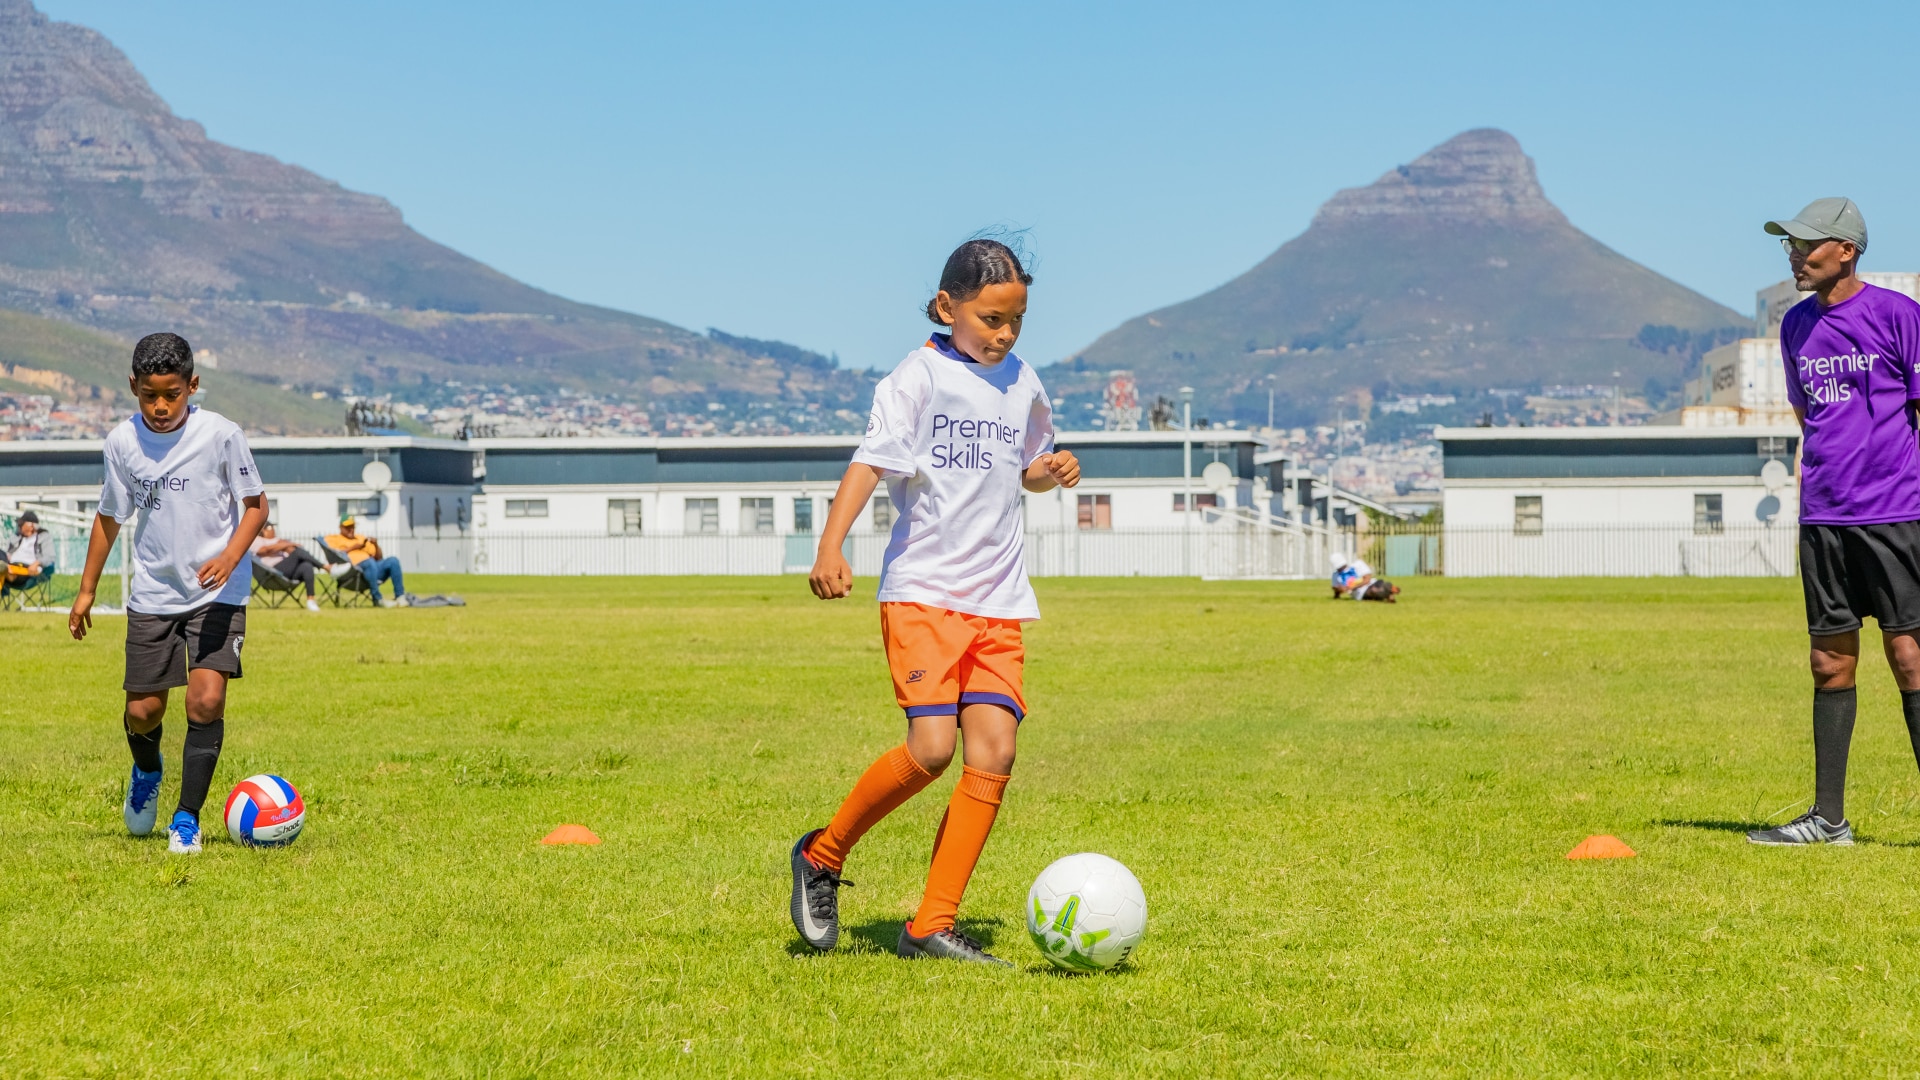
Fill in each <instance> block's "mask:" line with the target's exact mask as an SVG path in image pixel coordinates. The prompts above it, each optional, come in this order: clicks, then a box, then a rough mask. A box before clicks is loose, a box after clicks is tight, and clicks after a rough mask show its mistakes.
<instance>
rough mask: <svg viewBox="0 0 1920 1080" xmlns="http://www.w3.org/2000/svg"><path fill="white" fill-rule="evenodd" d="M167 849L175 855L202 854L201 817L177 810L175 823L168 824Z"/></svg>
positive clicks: (174, 816)
mask: <svg viewBox="0 0 1920 1080" xmlns="http://www.w3.org/2000/svg"><path fill="white" fill-rule="evenodd" d="M167 850H168V851H171V852H173V853H174V854H175V855H198V854H200V819H199V818H197V817H194V816H193V815H192V814H189V813H187V812H186V811H185V810H175V811H174V812H173V824H171V825H169V826H167Z"/></svg>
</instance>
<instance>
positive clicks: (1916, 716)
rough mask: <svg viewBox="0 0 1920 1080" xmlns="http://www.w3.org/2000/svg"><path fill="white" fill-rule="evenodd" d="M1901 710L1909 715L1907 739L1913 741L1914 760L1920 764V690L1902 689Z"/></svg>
mask: <svg viewBox="0 0 1920 1080" xmlns="http://www.w3.org/2000/svg"><path fill="white" fill-rule="evenodd" d="M1900 711H1901V712H1903V713H1905V714H1906V717H1907V739H1908V741H1910V742H1912V743H1913V760H1914V763H1915V764H1916V765H1920V690H1902V691H1900Z"/></svg>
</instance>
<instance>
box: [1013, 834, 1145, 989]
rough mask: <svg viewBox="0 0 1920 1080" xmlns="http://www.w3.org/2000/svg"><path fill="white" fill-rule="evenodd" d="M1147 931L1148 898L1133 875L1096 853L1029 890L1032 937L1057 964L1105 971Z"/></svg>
mask: <svg viewBox="0 0 1920 1080" xmlns="http://www.w3.org/2000/svg"><path fill="white" fill-rule="evenodd" d="M1146 932H1147V894H1146V893H1145V892H1143V891H1141V888H1140V882H1139V881H1138V880H1137V879H1136V878H1135V877H1134V876H1133V873H1132V871H1130V870H1128V869H1127V868H1126V867H1124V866H1122V865H1120V863H1119V862H1118V861H1116V860H1114V859H1109V858H1107V857H1106V856H1105V855H1097V854H1094V853H1093V852H1091V851H1088V852H1082V853H1081V854H1079V855H1069V856H1067V857H1066V858H1064V859H1061V860H1059V861H1057V862H1055V863H1054V864H1053V865H1052V866H1049V867H1047V868H1046V869H1045V870H1042V871H1040V876H1039V877H1038V878H1035V879H1034V882H1033V888H1031V889H1028V890H1027V933H1028V934H1030V935H1032V937H1033V943H1034V944H1035V945H1037V946H1039V947H1040V952H1041V953H1042V954H1044V955H1045V956H1046V958H1047V959H1048V960H1050V961H1052V962H1053V966H1055V967H1057V968H1062V969H1064V970H1066V971H1105V970H1106V969H1108V968H1110V967H1113V966H1114V965H1115V964H1118V963H1120V962H1121V961H1122V960H1125V959H1126V958H1127V954H1128V953H1131V952H1132V951H1133V947H1134V946H1135V945H1138V944H1140V936H1141V935H1142V934H1145V933H1146Z"/></svg>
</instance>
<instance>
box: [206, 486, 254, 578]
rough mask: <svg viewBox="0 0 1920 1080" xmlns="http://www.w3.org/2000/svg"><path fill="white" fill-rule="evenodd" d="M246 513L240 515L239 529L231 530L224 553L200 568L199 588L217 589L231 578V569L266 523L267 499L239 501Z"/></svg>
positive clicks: (248, 497) (247, 498)
mask: <svg viewBox="0 0 1920 1080" xmlns="http://www.w3.org/2000/svg"><path fill="white" fill-rule="evenodd" d="M240 505H241V506H244V507H246V508H247V512H246V513H244V514H241V515H240V527H239V528H237V529H235V530H233V539H231V540H228V541H227V547H226V550H225V551H222V552H221V553H220V554H218V555H215V556H214V557H213V558H211V559H208V560H207V561H206V563H205V564H203V565H202V566H201V567H200V587H201V588H203V589H217V588H219V587H220V586H222V585H225V584H226V583H227V579H228V578H230V577H232V576H233V568H234V567H236V566H238V565H240V559H241V557H242V556H244V555H246V553H247V545H249V544H251V543H253V538H254V537H256V536H259V535H260V530H261V528H262V527H263V526H265V525H266V523H267V497H266V495H264V494H260V495H249V496H247V497H246V498H244V499H241V500H240Z"/></svg>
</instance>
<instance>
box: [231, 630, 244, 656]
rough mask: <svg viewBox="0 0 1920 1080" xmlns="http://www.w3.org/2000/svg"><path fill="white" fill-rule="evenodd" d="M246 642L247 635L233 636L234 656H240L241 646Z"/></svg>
mask: <svg viewBox="0 0 1920 1080" xmlns="http://www.w3.org/2000/svg"><path fill="white" fill-rule="evenodd" d="M246 640H247V635H245V634H235V635H233V655H235V656H239V655H240V645H241V643H242V642H245V641H246Z"/></svg>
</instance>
